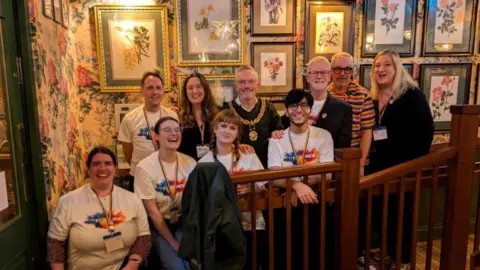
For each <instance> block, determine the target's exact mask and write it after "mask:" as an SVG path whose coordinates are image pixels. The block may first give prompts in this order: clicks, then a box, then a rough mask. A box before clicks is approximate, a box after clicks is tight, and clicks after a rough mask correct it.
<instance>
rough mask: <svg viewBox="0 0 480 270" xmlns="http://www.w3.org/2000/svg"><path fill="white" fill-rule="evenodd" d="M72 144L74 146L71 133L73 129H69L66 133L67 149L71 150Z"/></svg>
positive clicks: (73, 138) (73, 137)
mask: <svg viewBox="0 0 480 270" xmlns="http://www.w3.org/2000/svg"><path fill="white" fill-rule="evenodd" d="M74 146H75V135H74V134H73V131H72V130H70V131H69V132H68V135H67V147H68V150H70V151H72V150H73V147H74Z"/></svg>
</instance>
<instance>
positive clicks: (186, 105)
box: [178, 72, 218, 127]
mask: <svg viewBox="0 0 480 270" xmlns="http://www.w3.org/2000/svg"><path fill="white" fill-rule="evenodd" d="M191 78H198V80H199V81H200V84H201V85H202V88H203V91H204V92H205V96H204V97H203V100H202V113H203V116H204V118H205V121H212V119H213V117H214V116H215V114H217V112H218V108H217V105H216V104H215V100H214V98H213V95H212V90H211V89H210V85H209V84H208V82H207V79H205V76H203V75H202V74H201V73H198V72H194V73H192V74H190V75H189V76H188V77H187V78H186V79H185V81H184V82H183V85H182V94H181V99H179V101H178V103H179V107H180V114H179V119H180V123H181V125H182V127H193V126H194V125H195V116H194V115H193V110H192V103H191V102H190V100H189V99H188V96H187V84H188V81H189V80H190V79H191Z"/></svg>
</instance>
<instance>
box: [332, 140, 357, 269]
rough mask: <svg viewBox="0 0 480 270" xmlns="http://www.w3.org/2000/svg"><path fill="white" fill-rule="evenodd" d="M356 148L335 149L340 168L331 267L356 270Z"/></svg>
mask: <svg viewBox="0 0 480 270" xmlns="http://www.w3.org/2000/svg"><path fill="white" fill-rule="evenodd" d="M361 155H362V152H361V151H360V149H357V148H348V149H337V150H335V158H336V159H337V160H340V161H342V171H341V173H339V174H338V175H337V177H336V178H335V208H334V209H335V229H336V230H337V231H336V232H335V235H334V236H335V241H334V269H336V270H343V269H357V248H358V247H357V245H358V193H359V185H360V184H359V182H360V157H361Z"/></svg>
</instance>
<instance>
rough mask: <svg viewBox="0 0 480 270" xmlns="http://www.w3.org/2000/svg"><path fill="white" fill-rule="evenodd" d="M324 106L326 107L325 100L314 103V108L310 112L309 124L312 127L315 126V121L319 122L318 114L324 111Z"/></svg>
mask: <svg viewBox="0 0 480 270" xmlns="http://www.w3.org/2000/svg"><path fill="white" fill-rule="evenodd" d="M323 105H325V99H324V100H314V101H313V106H312V110H311V112H310V117H308V124H310V125H313V124H315V121H316V120H317V117H318V114H319V113H320V111H321V110H322V108H323Z"/></svg>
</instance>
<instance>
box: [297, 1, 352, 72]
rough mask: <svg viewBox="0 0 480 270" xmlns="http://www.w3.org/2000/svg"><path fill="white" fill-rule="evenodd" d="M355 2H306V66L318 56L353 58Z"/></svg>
mask: <svg viewBox="0 0 480 270" xmlns="http://www.w3.org/2000/svg"><path fill="white" fill-rule="evenodd" d="M354 15H355V1H350V0H347V1H342V2H337V1H328V2H327V1H307V12H306V15H305V16H306V20H305V30H306V31H305V40H306V42H305V63H307V62H308V61H310V59H312V58H313V57H315V56H317V55H321V56H325V57H327V58H328V59H330V58H331V57H332V55H334V54H335V53H337V52H348V53H350V54H351V55H353V47H354V43H355V42H353V40H354V32H355V31H354V25H355V20H354Z"/></svg>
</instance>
